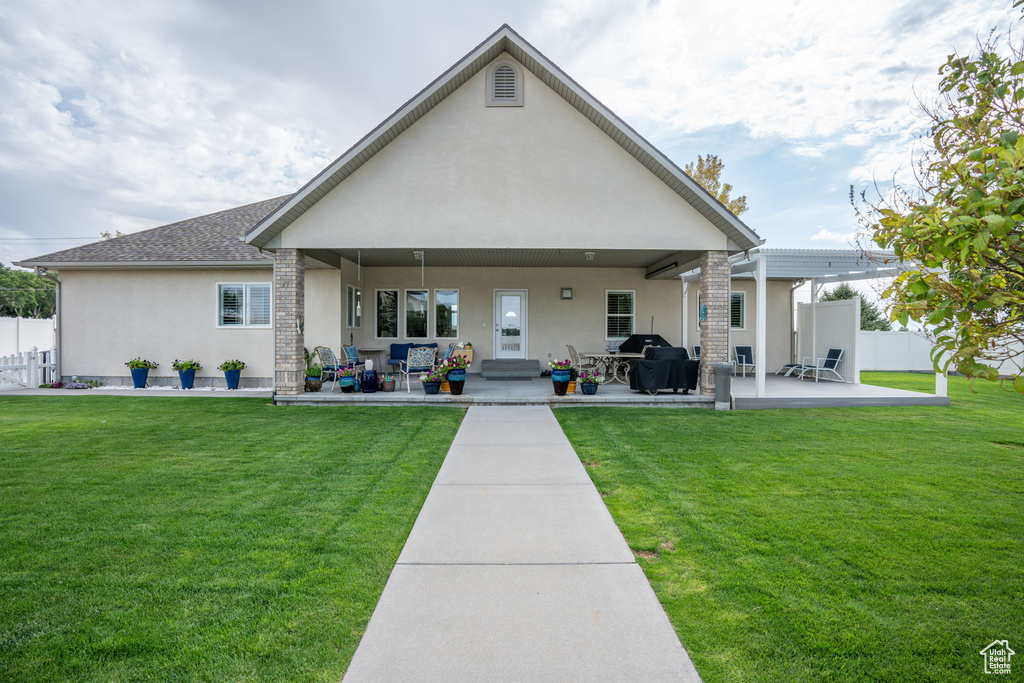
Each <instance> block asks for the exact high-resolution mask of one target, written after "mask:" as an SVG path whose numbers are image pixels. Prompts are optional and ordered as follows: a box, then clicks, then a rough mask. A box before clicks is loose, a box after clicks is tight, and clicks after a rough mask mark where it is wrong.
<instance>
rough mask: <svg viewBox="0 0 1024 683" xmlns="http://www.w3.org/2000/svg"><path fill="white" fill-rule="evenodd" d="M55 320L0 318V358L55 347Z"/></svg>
mask: <svg viewBox="0 0 1024 683" xmlns="http://www.w3.org/2000/svg"><path fill="white" fill-rule="evenodd" d="M56 327H57V320H56V318H0V356H8V355H10V354H12V353H22V352H24V351H28V350H29V349H31V348H32V347H33V346H35V347H36V348H40V349H49V348H51V347H53V346H55V345H56V343H57V340H56V336H55V334H54V331H55V330H56Z"/></svg>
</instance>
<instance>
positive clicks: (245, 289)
mask: <svg viewBox="0 0 1024 683" xmlns="http://www.w3.org/2000/svg"><path fill="white" fill-rule="evenodd" d="M270 311H271V297H270V283H269V282H239V283H222V284H218V285H217V325H218V327H263V328H266V327H270V322H271V321H270Z"/></svg>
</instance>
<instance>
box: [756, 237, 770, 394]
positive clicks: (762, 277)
mask: <svg viewBox="0 0 1024 683" xmlns="http://www.w3.org/2000/svg"><path fill="white" fill-rule="evenodd" d="M754 276H755V278H756V280H757V322H756V323H755V324H754V359H755V360H754V362H755V363H756V366H755V367H754V396H756V397H758V398H760V397H762V396H764V395H765V386H764V375H765V370H767V369H768V368H767V355H766V353H765V350H766V347H767V345H768V344H767V339H768V332H767V330H768V262H767V261H766V260H765V256H764V254H758V255H757V271H756V272H755V274H754Z"/></svg>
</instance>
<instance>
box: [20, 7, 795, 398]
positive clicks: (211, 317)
mask: <svg viewBox="0 0 1024 683" xmlns="http://www.w3.org/2000/svg"><path fill="white" fill-rule="evenodd" d="M761 242H762V240H761V239H760V238H759V237H758V236H757V235H756V234H755V233H754V231H753V230H751V229H750V228H749V227H748V226H746V225H745V224H744V223H743V222H742V221H740V220H739V219H738V218H737V217H736V216H734V215H732V214H731V213H730V212H729V211H728V210H727V209H725V208H724V207H723V206H722V205H721V204H720V203H719V202H717V201H716V200H715V199H714V198H713V197H711V196H710V195H709V194H708V193H707V192H705V191H704V190H703V189H702V188H701V187H700V186H699V185H697V184H696V183H695V182H694V181H693V180H692V179H690V178H689V177H688V176H687V175H686V174H685V173H683V172H682V171H681V170H680V169H679V167H678V166H676V165H675V164H674V163H673V162H672V161H671V160H669V159H668V158H667V157H666V156H665V155H664V154H662V153H661V152H659V151H658V150H657V149H655V148H654V147H653V146H652V145H651V144H650V143H649V142H647V141H646V140H644V139H643V138H642V137H641V136H640V135H639V134H637V132H636V131H634V130H633V129H632V128H630V127H629V126H628V125H627V124H626V123H624V122H623V121H622V120H621V119H619V118H618V117H617V116H615V114H613V113H612V112H611V111H609V110H608V109H607V108H606V107H605V106H604V105H602V104H601V103H600V102H598V101H597V100H596V99H594V97H593V96H591V95H590V94H589V93H587V92H586V91H585V90H584V89H583V88H582V87H580V86H579V85H578V84H577V83H576V82H575V81H573V80H572V79H571V78H569V77H568V76H567V75H566V74H565V73H563V72H562V71H561V70H560V69H559V68H558V67H557V66H555V65H554V64H553V63H551V61H550V60H548V59H547V58H546V57H545V56H544V55H542V54H541V53H540V52H539V51H537V49H536V48H534V47H533V46H532V45H530V44H529V43H528V42H527V41H525V40H524V39H523V38H522V37H521V36H519V35H518V34H517V33H516V32H515V31H513V30H512V29H511V28H510V27H508V26H502V27H501V28H500V29H498V30H497V31H496V32H495V33H494V34H492V35H491V36H489V37H488V38H487V39H486V40H484V42H482V43H481V44H480V45H478V46H477V47H476V48H474V49H473V50H472V51H471V52H470V53H469V54H468V55H466V56H465V57H464V58H463V59H461V60H460V61H459V62H458V63H456V64H455V65H454V66H452V67H451V68H450V69H449V70H448V71H446V72H445V73H444V74H442V75H441V76H440V77H439V78H438V79H437V80H435V81H434V82H433V83H431V84H430V85H429V86H428V87H427V88H425V89H424V90H423V91H421V92H420V93H419V94H417V95H416V96H415V97H413V98H412V99H411V100H409V101H408V102H407V103H406V104H404V105H403V106H402V107H401V108H400V109H399V110H398V111H396V112H395V113H394V114H393V115H391V116H390V117H388V119H387V120H385V121H384V122H383V123H381V124H380V125H379V126H377V128H375V129H374V130H373V131H371V132H370V133H368V134H367V135H366V136H365V137H364V138H363V139H362V140H360V141H359V142H358V143H357V144H356V145H355V146H353V147H352V148H351V149H349V150H348V151H347V152H345V154H343V155H342V156H341V157H340V158H338V159H337V160H336V161H334V162H333V163H332V164H330V165H329V166H328V167H327V168H325V169H324V170H323V171H322V172H321V173H319V174H318V175H317V176H316V177H315V178H313V179H312V180H310V181H309V182H308V183H307V184H306V185H305V186H303V187H302V188H301V189H299V190H298V191H297V192H296V193H295V194H292V195H289V196H285V197H277V198H274V199H268V200H266V201H262V202H257V203H254V204H249V205H246V206H242V207H238V208H234V209H229V210H227V211H221V212H218V213H214V214H210V215H207V216H201V217H198V218H193V219H189V220H185V221H181V222H179V223H174V224H171V225H166V226H162V227H157V228H153V229H151V230H146V231H142V232H138V233H133V234H130V235H126V236H124V237H118V238H114V239H110V240H106V241H102V242H97V243H94V244H89V245H85V246H82V247H77V248H74V249H68V250H65V251H60V252H56V253H53V254H48V255H44V256H39V257H37V258H32V259H28V260H26V261H23V262H21V263H19V264H18V265H21V266H24V267H35V268H40V269H46V270H53V271H57V272H59V275H60V281H61V285H60V294H59V307H60V313H59V317H60V322H59V332H58V335H59V339H60V346H61V350H62V354H61V357H62V360H61V364H62V365H61V369H60V374H62V375H63V376H71V375H78V376H80V377H83V376H87V377H97V378H100V379H102V380H104V381H105V382H114V383H120V382H123V383H127V382H128V381H129V380H128V372H127V369H126V368H125V366H124V363H125V361H127V360H129V359H130V358H134V357H136V356H142V357H144V358H148V359H151V360H154V361H156V362H158V363H160V368H159V369H158V370H156V371H155V372H154V373H152V374H151V381H153V380H154V379H156V380H157V381H159V379H160V378H161V377H166V378H167V380H170V377H171V375H172V372H171V368H170V365H171V362H172V361H173V360H174V359H175V358H196V359H199V360H200V361H202V362H203V364H204V370H203V371H202V373H200V376H199V378H198V379H197V381H199V382H202V381H203V379H204V377H205V378H206V379H207V380H208V382H217V381H222V380H220V375H219V373H218V372H217V371H216V366H217V364H219V363H220V362H221V361H222V360H224V359H228V358H240V359H242V360H244V361H245V362H246V363H248V365H249V368H248V369H247V370H246V373H245V374H246V378H247V380H248V382H249V383H250V385H261V386H266V385H267V384H269V383H270V382H271V381H273V384H274V386H275V388H276V390H277V392H278V393H280V394H297V393H301V392H302V391H303V381H302V380H303V375H304V372H303V369H304V360H303V353H302V351H303V347H304V346H306V347H310V348H311V347H312V346H314V345H326V346H330V347H332V348H334V349H338V348H339V347H340V345H341V344H343V343H350V342H351V343H355V344H356V345H357V346H359V347H360V348H381V349H383V348H386V347H387V345H388V344H389V343H392V342H398V341H410V342H433V341H436V342H439V343H440V344H442V345H446V344H447V343H448V342H449V341H453V340H467V341H470V342H472V344H473V346H474V348H475V349H476V360H477V362H476V363H475V365H476V364H477V363H478V362H479V360H481V359H490V358H520V359H539V360H540V361H541V362H542V363H546V361H547V360H548V359H549V358H564V357H565V356H566V344H573V345H575V346H576V347H577V348H580V349H584V350H588V349H595V348H596V349H600V348H603V347H604V346H605V343H606V341H607V340H615V339H621V338H624V337H626V336H628V335H629V334H631V333H633V332H649V331H651V330H652V329H653V331H654V332H657V333H659V334H661V335H662V336H664V337H665V338H666V339H668V340H669V341H670V342H672V343H673V344H680V343H682V342H683V338H684V336H685V337H687V338H688V345H693V344H697V343H699V344H700V345H701V347H702V358H703V360H704V362H703V363H702V368H703V369H702V377H701V384H702V391H703V392H704V393H708V394H713V393H714V377H713V372H712V363H713V362H718V361H723V362H724V361H727V360H728V358H729V355H730V352H729V346H728V345H729V340H730V329H731V328H736V329H737V332H740V333H743V334H746V333H747V331H750V334H751V335H752V337H753V339H754V342H755V343H758V344H760V346H759V347H758V348H759V349H764V352H763V354H762V357H766V358H768V363H767V365H768V366H771V365H772V364H774V363H776V362H779V363H781V362H787V361H788V360H789V359H790V358H791V356H792V340H791V333H790V330H792V305H791V303H790V293H791V289H792V283H793V281H794V280H795V279H797V278H794V277H791V278H788V280H782V281H778V282H773V283H770V284H768V283H767V282H766V280H765V278H764V277H761V278H760V279H756V278H755V280H753V281H752V283H754V282H756V283H757V284H750V285H747V284H744V285H743V288H742V291H743V292H744V296H743V297H739V298H737V297H735V296H731V293H730V258H731V257H737V255H741V254H744V253H746V252H749V251H750V250H752V249H755V248H757V247H758V246H759V245H760V244H761ZM696 268H699V269H700V278H699V295H700V303H701V306H702V307H703V306H706V316H705V317H704V319H703V320H702V321H701V323H700V325H699V326H697V325H696V322H695V321H696V317H695V316H696V309H697V306H696V300H695V297H696V296H697V291H696V290H697V289H698V287H692V288H691V289H690V295H689V296H690V297H691V300H689V301H688V302H687V303H686V304H684V296H683V292H684V288H685V287H687V286H688V285H689V283H688V282H686V281H684V279H683V278H682V277H680V276H681V275H682V274H684V273H687V272H692V271H694V269H696ZM762 276H763V273H762ZM758 291H760V292H761V294H763V295H764V296H761V294H757V292H758ZM752 298H754V299H757V300H758V301H757V302H754V303H756V305H754V303H752V302H751V301H750V300H751V299H752ZM737 301H739V303H737ZM769 301H770V302H771V303H770V304H769V303H768V302H769ZM737 307H739V308H737ZM684 310H688V311H689V313H688V315H689V320H688V321H687V325H688V327H687V330H686V331H685V332H684V320H683V315H684V313H683V312H684ZM758 310H761V311H766V312H767V311H770V312H771V313H770V315H771V316H773V318H772V321H773V325H775V326H778V327H779V328H780V329H783V330H785V332H784V333H782V334H779V335H777V337H778V338H777V339H776V338H775V337H773V338H772V339H773V341H772V344H771V346H770V347H767V346H765V344H766V336H765V331H764V328H765V325H766V321H765V318H766V317H767V315H768V313H766V314H765V315H762V316H760V317H758V316H757V315H756V314H755V312H756V311H758ZM755 330H757V333H756V334H755V333H754V331H755ZM758 340H759V341H758ZM762 365H765V364H762ZM759 372H760V373H761V374H762V375H763V372H764V368H763V367H761V368H759ZM762 380H763V376H762ZM168 383H170V382H168Z"/></svg>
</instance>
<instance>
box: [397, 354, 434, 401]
mask: <svg viewBox="0 0 1024 683" xmlns="http://www.w3.org/2000/svg"><path fill="white" fill-rule="evenodd" d="M436 357H437V348H436V347H430V346H418V347H414V348H411V349H409V355H408V357H407V358H406V359H405V360H404V361H402V364H401V365H400V366H399V372H400V373H401V376H402V377H403V378H405V391H406V393H410V392H411V391H412V388H411V387H410V386H409V385H410V380H411V378H412V375H413V374H419V373H421V372H430V371H431V370H433V369H434V359H435V358H436Z"/></svg>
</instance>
